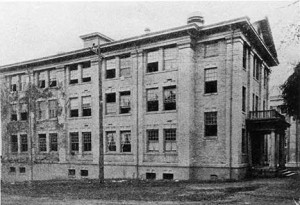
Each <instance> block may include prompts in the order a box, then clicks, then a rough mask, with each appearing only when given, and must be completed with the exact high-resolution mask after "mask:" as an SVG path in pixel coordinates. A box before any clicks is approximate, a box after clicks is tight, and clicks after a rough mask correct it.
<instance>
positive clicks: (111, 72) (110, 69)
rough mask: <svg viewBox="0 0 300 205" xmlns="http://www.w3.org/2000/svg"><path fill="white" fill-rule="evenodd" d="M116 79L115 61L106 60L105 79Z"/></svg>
mask: <svg viewBox="0 0 300 205" xmlns="http://www.w3.org/2000/svg"><path fill="white" fill-rule="evenodd" d="M115 77H116V59H114V58H113V59H108V60H106V79H110V78H115Z"/></svg>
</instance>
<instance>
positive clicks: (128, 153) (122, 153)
mask: <svg viewBox="0 0 300 205" xmlns="http://www.w3.org/2000/svg"><path fill="white" fill-rule="evenodd" d="M105 155H129V156H131V155H133V153H132V152H116V153H114V152H106V153H105Z"/></svg>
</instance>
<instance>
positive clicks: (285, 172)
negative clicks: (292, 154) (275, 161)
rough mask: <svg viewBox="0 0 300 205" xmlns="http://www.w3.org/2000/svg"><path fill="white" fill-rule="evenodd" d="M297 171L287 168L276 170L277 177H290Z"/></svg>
mask: <svg viewBox="0 0 300 205" xmlns="http://www.w3.org/2000/svg"><path fill="white" fill-rule="evenodd" d="M296 174H297V173H295V172H293V171H290V170H288V169H287V168H284V169H280V170H278V175H279V177H292V176H295V175H296Z"/></svg>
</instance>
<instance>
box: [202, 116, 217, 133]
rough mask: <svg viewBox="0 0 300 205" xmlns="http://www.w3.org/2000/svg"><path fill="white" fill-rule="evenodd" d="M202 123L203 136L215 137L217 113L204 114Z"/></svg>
mask: <svg viewBox="0 0 300 205" xmlns="http://www.w3.org/2000/svg"><path fill="white" fill-rule="evenodd" d="M204 117H205V118H204V123H205V136H206V137H210V136H217V134H218V127H217V112H206V113H204Z"/></svg>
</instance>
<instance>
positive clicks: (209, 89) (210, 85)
mask: <svg viewBox="0 0 300 205" xmlns="http://www.w3.org/2000/svg"><path fill="white" fill-rule="evenodd" d="M209 71H211V73H209ZM210 75H212V77H211V76H210ZM215 93H218V68H217V67H212V68H205V69H204V94H215Z"/></svg>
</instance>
